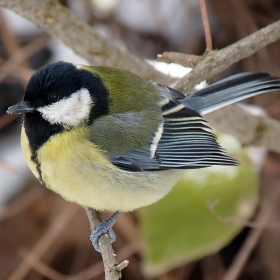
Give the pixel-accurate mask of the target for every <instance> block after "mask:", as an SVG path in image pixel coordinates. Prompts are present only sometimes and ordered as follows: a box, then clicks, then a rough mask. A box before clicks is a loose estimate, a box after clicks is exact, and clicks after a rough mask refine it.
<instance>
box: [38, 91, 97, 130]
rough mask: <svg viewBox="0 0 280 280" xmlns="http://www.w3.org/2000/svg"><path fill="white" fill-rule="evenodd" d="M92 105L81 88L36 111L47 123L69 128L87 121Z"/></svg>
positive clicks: (87, 93) (88, 95)
mask: <svg viewBox="0 0 280 280" xmlns="http://www.w3.org/2000/svg"><path fill="white" fill-rule="evenodd" d="M92 103H93V101H92V99H91V96H90V93H89V91H88V90H87V89H85V88H83V89H81V90H79V91H77V92H75V93H72V94H71V95H70V96H69V97H66V98H63V99H61V100H59V101H58V102H55V103H53V104H50V105H48V106H44V107H40V108H38V109H37V111H39V112H40V113H41V114H42V117H43V118H44V119H45V120H47V121H48V122H49V123H51V124H61V125H62V126H63V127H65V128H69V127H71V126H75V125H79V124H80V123H82V122H85V121H86V120H87V119H88V117H89V114H90V110H91V107H92Z"/></svg>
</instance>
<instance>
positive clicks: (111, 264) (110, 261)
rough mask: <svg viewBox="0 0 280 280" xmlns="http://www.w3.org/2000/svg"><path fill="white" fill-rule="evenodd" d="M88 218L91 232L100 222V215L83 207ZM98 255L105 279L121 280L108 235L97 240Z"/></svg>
mask: <svg viewBox="0 0 280 280" xmlns="http://www.w3.org/2000/svg"><path fill="white" fill-rule="evenodd" d="M84 208H85V210H86V213H87V216H88V220H89V223H90V228H91V230H92V229H93V228H94V226H95V225H98V224H99V223H101V222H102V217H101V214H100V213H99V212H98V211H96V210H94V209H92V208H89V207H84ZM99 246H100V253H101V256H102V259H103V263H104V269H105V279H106V280H118V279H121V271H120V270H117V269H116V266H117V265H118V262H117V261H116V258H115V253H114V250H113V247H112V244H111V240H110V238H109V236H108V234H103V235H101V236H100V238H99Z"/></svg>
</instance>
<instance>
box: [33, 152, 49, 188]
mask: <svg viewBox="0 0 280 280" xmlns="http://www.w3.org/2000/svg"><path fill="white" fill-rule="evenodd" d="M30 159H31V161H33V162H34V163H35V164H36V169H37V172H38V174H39V178H38V179H39V181H40V182H41V184H43V185H45V186H46V183H45V182H44V180H43V177H42V170H41V163H40V162H39V160H38V155H37V152H35V153H32V155H31V157H30Z"/></svg>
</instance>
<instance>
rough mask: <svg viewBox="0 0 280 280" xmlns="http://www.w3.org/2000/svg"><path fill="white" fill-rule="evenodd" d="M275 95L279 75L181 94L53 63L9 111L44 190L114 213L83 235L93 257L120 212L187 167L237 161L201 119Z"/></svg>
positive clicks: (154, 196) (151, 197)
mask: <svg viewBox="0 0 280 280" xmlns="http://www.w3.org/2000/svg"><path fill="white" fill-rule="evenodd" d="M279 89H280V80H279V78H277V77H273V76H271V75H269V74H267V73H258V72H244V73H240V74H236V75H233V76H230V77H228V78H225V79H222V80H220V81H218V82H216V83H213V84H212V85H209V86H207V87H205V88H203V89H200V90H198V91H194V92H192V93H190V94H188V95H184V94H183V93H181V92H179V91H177V90H175V89H172V88H170V87H168V86H164V85H161V84H159V83H157V82H154V81H149V80H145V79H143V78H141V77H139V76H137V75H136V74H133V73H131V72H129V71H126V70H122V69H117V68H110V67H103V66H88V65H76V64H72V63H69V62H64V61H59V62H55V63H52V64H49V65H46V66H44V67H42V68H40V69H39V70H38V71H36V72H35V73H34V74H33V75H32V76H31V78H30V80H29V82H28V84H27V86H26V90H25V93H24V97H23V101H21V102H19V103H18V104H15V105H13V106H11V107H10V108H8V110H7V113H9V114H23V121H22V130H21V146H22V152H23V156H24V159H25V161H26V163H27V165H28V166H29V168H30V169H31V171H32V173H33V174H34V175H35V177H36V178H38V179H39V181H40V182H41V183H42V184H43V185H45V186H46V187H47V188H49V189H51V190H52V191H54V192H56V193H58V194H59V195H61V196H62V197H63V198H65V199H66V200H67V201H71V202H75V203H77V204H80V205H81V206H83V207H90V208H93V209H96V210H100V211H112V212H115V214H114V215H112V216H111V217H110V218H109V219H107V220H104V221H103V222H102V223H100V224H98V225H97V226H95V227H94V229H93V231H92V233H91V236H90V239H91V241H92V243H93V246H94V248H95V249H96V250H97V251H100V247H99V244H98V239H99V237H100V236H101V235H102V234H103V233H105V232H109V236H110V238H111V242H113V241H114V240H115V239H116V237H115V234H114V232H113V230H112V226H113V224H114V223H115V221H116V219H117V217H118V216H119V214H120V213H121V212H129V211H133V210H135V209H138V208H140V207H144V206H147V205H150V204H153V203H155V202H157V201H158V200H160V199H161V198H163V197H164V196H165V195H167V194H168V193H169V192H170V191H171V190H172V188H173V186H174V185H175V184H176V182H177V181H178V180H179V179H180V176H181V175H182V172H184V170H185V169H196V168H205V167H210V166H214V165H226V166H232V165H233V166H234V165H238V161H237V160H235V159H234V158H233V157H232V156H231V155H229V154H228V153H227V152H226V150H225V149H224V148H222V147H221V146H220V144H219V143H218V141H217V138H216V136H215V134H214V132H213V130H212V128H211V127H210V126H209V124H208V123H207V121H206V120H205V119H204V118H203V115H205V114H207V113H210V112H212V111H214V110H217V109H219V108H221V107H223V106H226V105H229V104H232V103H235V102H237V101H240V100H242V99H245V98H248V97H251V96H254V95H257V94H261V93H264V92H269V91H275V90H279Z"/></svg>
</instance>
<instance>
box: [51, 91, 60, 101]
mask: <svg viewBox="0 0 280 280" xmlns="http://www.w3.org/2000/svg"><path fill="white" fill-rule="evenodd" d="M58 100H59V96H58V94H56V93H54V94H52V95H50V96H49V101H50V102H51V103H54V102H56V101H58Z"/></svg>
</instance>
